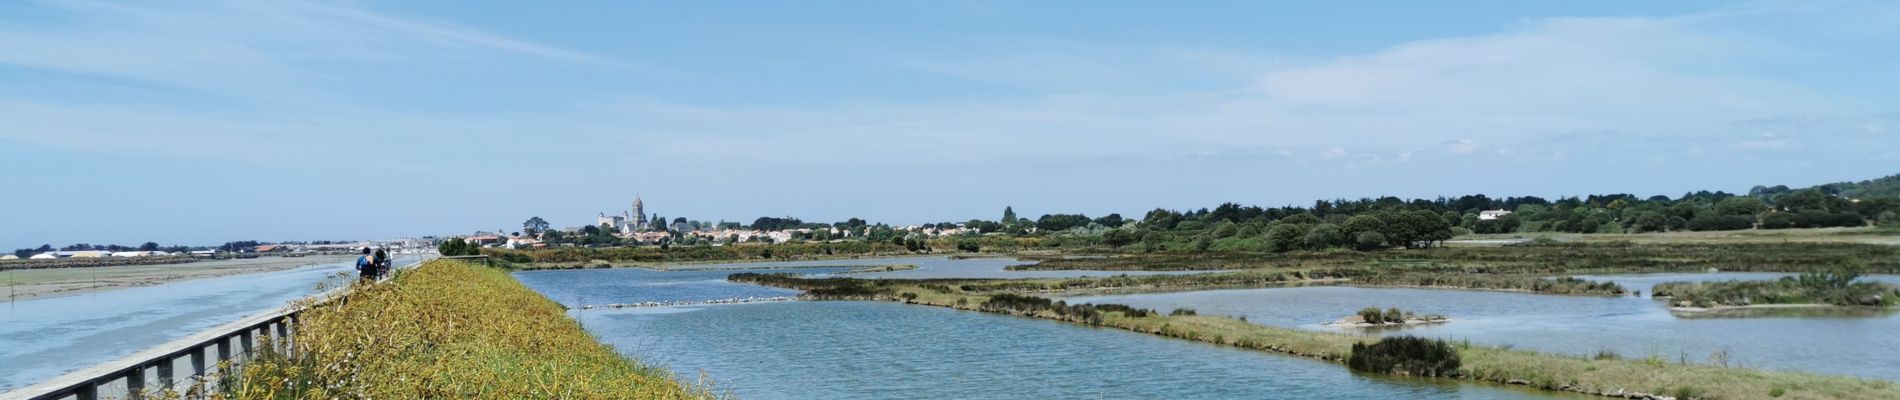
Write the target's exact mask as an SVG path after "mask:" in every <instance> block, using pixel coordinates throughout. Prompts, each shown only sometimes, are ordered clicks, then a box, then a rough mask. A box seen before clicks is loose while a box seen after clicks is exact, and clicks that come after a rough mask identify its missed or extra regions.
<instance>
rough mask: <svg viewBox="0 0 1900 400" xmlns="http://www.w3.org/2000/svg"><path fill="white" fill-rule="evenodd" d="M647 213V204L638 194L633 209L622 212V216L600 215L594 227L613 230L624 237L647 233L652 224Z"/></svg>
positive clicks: (634, 197) (634, 199) (634, 198)
mask: <svg viewBox="0 0 1900 400" xmlns="http://www.w3.org/2000/svg"><path fill="white" fill-rule="evenodd" d="M646 212H647V206H646V202H645V201H642V200H640V195H637V194H636V195H634V196H633V209H631V210H627V211H622V212H621V213H620V215H609V214H607V213H600V216H599V217H596V218H595V219H594V225H595V226H606V227H608V228H612V229H613V230H615V231H619V232H620V234H623V235H628V234H633V233H634V232H641V231H645V230H646V229H647V226H648V225H650V224H652V222H651V221H648V220H647V214H646Z"/></svg>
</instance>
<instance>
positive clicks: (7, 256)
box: [0, 254, 20, 260]
mask: <svg viewBox="0 0 1900 400" xmlns="http://www.w3.org/2000/svg"><path fill="white" fill-rule="evenodd" d="M18 259H20V256H16V255H12V254H8V255H4V256H0V260H18Z"/></svg>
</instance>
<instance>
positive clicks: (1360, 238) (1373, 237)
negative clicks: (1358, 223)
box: [1353, 231, 1386, 250]
mask: <svg viewBox="0 0 1900 400" xmlns="http://www.w3.org/2000/svg"><path fill="white" fill-rule="evenodd" d="M1353 244H1355V245H1357V246H1358V248H1359V250H1378V249H1383V248H1386V241H1385V234H1382V233H1379V232H1378V231H1363V232H1359V234H1357V235H1353Z"/></svg>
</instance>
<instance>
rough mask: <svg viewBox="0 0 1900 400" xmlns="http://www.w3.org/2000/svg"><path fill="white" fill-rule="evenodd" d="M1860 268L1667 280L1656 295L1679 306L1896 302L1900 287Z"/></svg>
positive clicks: (1837, 304) (1874, 305)
mask: <svg viewBox="0 0 1900 400" xmlns="http://www.w3.org/2000/svg"><path fill="white" fill-rule="evenodd" d="M1859 277H1860V270H1859V268H1856V267H1849V266H1843V267H1837V268H1835V269H1833V270H1830V271H1820V272H1808V273H1804V274H1801V276H1800V277H1798V278H1797V277H1786V278H1781V279H1780V280H1773V281H1727V282H1667V283H1662V284H1658V285H1656V288H1655V293H1653V294H1652V295H1653V296H1655V297H1668V298H1670V300H1671V302H1672V303H1675V304H1676V305H1678V306H1692V307H1722V306H1749V305H1765V304H1827V305H1835V306H1862V307H1887V306H1892V305H1895V304H1896V299H1897V298H1900V289H1897V288H1895V287H1894V286H1893V285H1891V284H1887V283H1883V282H1869V281H1859V282H1856V281H1855V279H1857V278H1859Z"/></svg>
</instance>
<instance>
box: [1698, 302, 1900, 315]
mask: <svg viewBox="0 0 1900 400" xmlns="http://www.w3.org/2000/svg"><path fill="white" fill-rule="evenodd" d="M1885 308H1886V307H1864V306H1837V305H1833V304H1822V303H1795V304H1750V305H1745V306H1714V307H1669V312H1679V313H1691V314H1693V313H1713V312H1723V311H1743V310H1805V309H1841V310H1858V309H1867V310H1880V309H1885Z"/></svg>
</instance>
